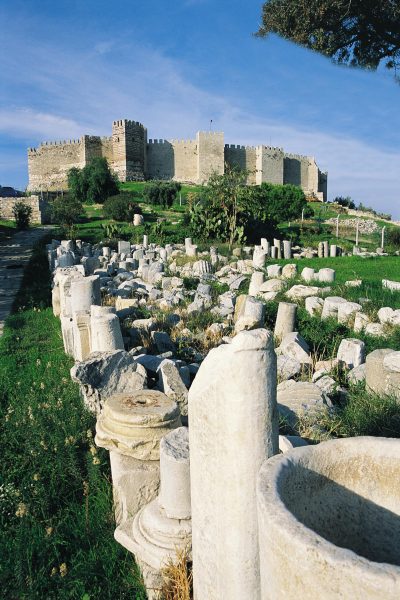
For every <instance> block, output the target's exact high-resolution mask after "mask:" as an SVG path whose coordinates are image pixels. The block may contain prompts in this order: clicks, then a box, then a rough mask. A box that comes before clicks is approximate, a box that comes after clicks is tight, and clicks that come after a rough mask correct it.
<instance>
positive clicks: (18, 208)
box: [12, 202, 32, 229]
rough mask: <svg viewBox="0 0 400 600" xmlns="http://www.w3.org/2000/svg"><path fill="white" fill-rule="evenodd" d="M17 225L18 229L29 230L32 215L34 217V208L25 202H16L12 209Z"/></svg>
mask: <svg viewBox="0 0 400 600" xmlns="http://www.w3.org/2000/svg"><path fill="white" fill-rule="evenodd" d="M12 212H13V215H14V219H15V223H16V225H17V228H18V229H28V227H29V224H30V221H31V215H32V207H31V206H28V205H27V204H24V202H16V203H15V204H14V206H13V209H12Z"/></svg>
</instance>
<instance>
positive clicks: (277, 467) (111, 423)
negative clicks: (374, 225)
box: [47, 235, 400, 600]
mask: <svg viewBox="0 0 400 600" xmlns="http://www.w3.org/2000/svg"><path fill="white" fill-rule="evenodd" d="M377 250H379V252H378V251H377V252H376V253H374V257H375V258H376V259H377V260H380V258H379V257H381V256H382V255H383V252H382V249H377ZM353 252H354V253H355V255H358V256H359V257H360V258H359V260H363V258H362V257H366V256H367V255H369V254H371V253H366V252H364V251H362V250H361V249H358V250H357V252H355V251H354V250H353ZM47 253H48V260H49V266H50V269H51V271H52V272H53V290H52V304H53V312H54V314H55V315H56V316H57V317H59V318H60V321H61V330H62V337H63V342H64V348H65V351H66V353H67V354H69V355H70V356H72V357H73V358H74V359H75V364H74V366H73V367H72V369H71V377H72V379H73V381H75V382H77V383H78V384H79V387H80V391H81V395H82V399H83V402H84V404H85V406H86V407H87V408H88V410H90V411H91V412H92V413H94V414H95V415H96V417H97V425H96V436H95V443H96V445H97V446H99V447H101V448H105V449H106V450H108V452H109V460H110V467H111V475H112V491H113V500H114V514H115V526H116V527H115V530H114V537H115V540H116V542H118V543H119V544H121V546H123V547H124V548H125V549H127V550H128V551H129V552H130V553H132V555H133V556H134V558H135V562H136V564H137V565H138V567H139V568H140V572H141V574H142V576H143V581H144V585H145V587H146V590H147V594H148V598H149V600H159V599H160V598H161V596H160V590H161V587H162V585H163V581H164V577H165V573H164V570H165V568H166V567H167V566H168V565H169V564H175V563H176V562H177V561H178V557H179V556H184V568H186V563H188V564H189V565H192V567H193V587H194V598H195V600H221V599H225V598H229V600H243V599H249V600H284V599H285V600H286V599H287V600H289V599H290V600H291V599H297V598H310V599H311V600H319V599H320V598H324V599H327V600H328V599H332V600H335V599H338V598H360V599H361V598H363V599H364V598H368V599H371V600H372V599H375V598H377V599H378V598H379V599H382V600H383V598H385V600H395V599H397V598H399V595H400V556H399V549H398V544H397V540H398V536H399V534H400V525H399V523H400V520H399V487H398V485H396V482H397V480H398V476H399V473H400V442H399V441H398V440H394V439H389V438H382V437H376V438H374V437H354V438H347V439H330V440H329V441H326V442H321V443H314V442H315V441H316V440H314V442H313V439H312V436H311V438H308V437H307V436H305V435H304V431H305V430H304V423H306V422H307V419H314V420H315V423H316V422H317V421H318V418H321V417H323V416H324V415H328V414H332V411H334V410H335V403H337V402H338V401H340V398H342V397H344V395H346V394H347V393H348V392H347V390H346V388H345V387H343V385H340V382H339V380H338V377H339V373H342V375H343V374H345V378H346V379H347V384H346V385H347V386H351V385H358V384H363V383H364V384H365V386H366V388H365V389H366V390H370V391H371V392H372V393H375V394H380V395H382V394H393V395H394V396H397V397H398V396H399V390H400V352H398V351H394V350H393V349H390V348H380V349H377V350H374V351H372V352H367V351H366V345H365V342H364V341H362V340H361V339H358V338H357V337H356V334H357V332H360V331H361V330H365V332H367V333H368V334H369V335H371V336H381V337H382V336H384V335H387V333H388V332H389V331H390V330H391V329H393V327H396V325H398V323H400V310H393V309H392V308H390V307H387V306H386V307H382V308H380V310H379V311H378V313H377V321H375V322H371V321H370V317H369V316H368V315H367V314H365V313H364V312H363V311H364V308H365V306H366V304H367V303H368V299H367V298H364V299H363V298H360V300H359V303H356V302H353V301H350V300H348V299H346V298H345V297H341V296H334V295H333V289H332V286H333V285H334V284H335V280H336V270H335V269H332V268H329V267H324V268H320V269H319V271H316V270H315V269H311V268H309V267H304V268H301V260H302V259H303V258H306V257H310V256H314V257H316V256H320V257H321V258H323V257H325V258H329V259H335V260H336V259H338V260H341V258H340V257H341V256H344V255H345V254H346V253H345V252H344V251H343V250H342V249H341V248H340V247H339V246H336V245H330V246H329V244H328V243H327V242H321V243H320V246H319V247H318V249H317V248H305V249H304V248H301V247H297V246H295V245H293V244H292V243H291V242H290V241H289V240H278V239H274V240H271V241H268V240H267V239H266V238H262V239H261V240H260V244H259V245H256V246H248V247H244V248H243V249H240V253H236V255H235V256H234V261H233V262H229V261H228V258H227V257H225V256H223V255H221V254H220V253H219V252H218V249H217V248H216V247H211V248H210V249H209V251H208V250H205V251H203V252H200V251H199V249H198V247H197V245H195V244H193V242H192V239H191V238H186V239H185V244H165V245H160V244H157V243H154V242H151V241H150V240H149V238H148V236H147V235H145V236H144V237H143V242H142V243H136V244H131V243H130V242H128V241H123V240H120V241H119V242H118V248H114V249H113V248H111V247H110V246H105V245H104V244H102V243H100V244H95V245H92V244H90V243H87V242H84V241H82V240H76V241H72V240H62V241H57V240H53V241H52V242H51V243H50V244H48V245H47ZM184 257H186V258H187V261H185V260H182V259H184ZM278 257H279V258H280V257H285V258H286V259H289V260H293V261H295V262H291V263H288V264H285V265H284V266H282V265H279V264H274V263H273V262H272V263H271V262H270V260H271V259H272V261H273V260H274V259H276V258H278ZM177 259H181V260H180V261H177ZM193 260H194V262H193ZM335 264H336V266H339V263H338V262H336V263H335ZM300 269H301V271H300ZM192 280H194V281H195V282H196V286H197V287H196V288H195V289H193V290H192V289H188V288H187V287H186V283H185V282H188V281H192ZM296 282H297V283H296ZM246 283H248V284H249V288H248V292H247V293H246V292H244V290H243V287H242V286H243V284H245V285H246ZM313 283H314V285H311V284H313ZM315 284H317V285H315ZM361 284H362V282H361V281H360V280H349V281H346V283H345V284H344V286H343V287H342V290H343V292H342V293H343V294H344V295H346V290H351V289H352V288H358V287H360V285H361ZM213 285H214V286H215V285H217V286H221V285H226V287H227V288H228V290H227V291H225V292H222V293H220V294H218V295H217V296H215V295H213V293H212V286H213ZM397 285H400V284H399V283H397ZM395 286H396V282H393V281H389V280H382V287H383V288H385V289H386V288H387V289H394V287H395ZM241 288H242V289H241ZM217 289H218V288H217ZM219 289H220V291H221V288H219ZM278 294H283V295H284V296H285V297H286V298H287V299H288V300H290V302H283V301H281V300H278V301H279V305H278V310H277V315H276V319H275V329H274V332H272V330H267V329H266V328H265V317H266V305H268V303H269V302H270V301H272V300H277V299H278V298H279V296H278ZM304 299H305V310H306V311H307V313H309V314H310V315H312V316H314V317H315V318H317V319H322V320H325V319H328V318H329V319H331V320H332V321H333V320H334V321H337V322H338V323H341V324H346V326H347V327H349V328H350V329H352V330H353V331H354V335H352V336H351V337H346V338H343V339H342V340H341V343H340V345H339V347H338V348H337V351H336V355H332V358H331V359H329V360H319V361H315V360H314V359H313V356H312V353H311V350H310V347H309V345H308V343H307V341H306V339H304V338H303V337H302V335H301V334H300V333H299V332H298V312H299V311H300V309H301V305H302V302H303V301H304ZM141 307H146V309H147V310H148V311H149V313H150V315H151V316H150V317H148V318H137V316H138V315H140V309H141ZM183 307H185V308H183ZM205 310H209V311H211V314H212V315H213V318H214V319H215V322H213V324H212V325H210V326H209V327H208V328H207V330H206V331H205V332H204V333H203V334H202V336H203V339H204V340H205V339H208V340H209V341H210V348H211V349H209V352H208V353H206V352H204V351H203V350H201V351H200V350H199V348H198V347H196V346H195V343H196V342H195V340H196V339H197V340H198V339H200V338H199V334H196V335H194V334H193V333H192V332H191V331H190V330H189V329H188V328H187V319H188V318H189V317H190V315H199V314H200V313H201V312H203V311H205ZM157 311H161V312H162V313H163V314H164V317H163V318H162V319H161V320H160V317H157ZM167 329H168V330H169V332H168V331H167ZM229 332H230V333H229ZM178 344H181V347H183V345H184V346H185V348H186V349H185V354H184V355H179V353H178ZM314 358H315V356H314ZM279 422H280V423H281V424H282V422H285V423H286V426H285V427H287V428H288V429H287V431H291V433H290V434H289V433H285V434H284V433H283V432H280V430H279ZM301 423H303V425H301ZM302 427H303V429H302ZM319 427H320V425H319ZM319 441H320V440H318V442H319ZM310 442H312V443H311V444H310ZM371 482H372V485H371ZM162 597H164V596H162ZM174 597H175V596H174Z"/></svg>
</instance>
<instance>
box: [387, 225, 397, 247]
mask: <svg viewBox="0 0 400 600" xmlns="http://www.w3.org/2000/svg"><path fill="white" fill-rule="evenodd" d="M387 241H388V243H389V244H391V245H392V246H396V248H400V227H396V229H394V228H393V229H389V231H388V232H387Z"/></svg>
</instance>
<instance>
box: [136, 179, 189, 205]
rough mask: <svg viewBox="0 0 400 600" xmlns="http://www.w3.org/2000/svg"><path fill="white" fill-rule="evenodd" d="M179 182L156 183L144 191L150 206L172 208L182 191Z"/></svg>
mask: <svg viewBox="0 0 400 600" xmlns="http://www.w3.org/2000/svg"><path fill="white" fill-rule="evenodd" d="M181 187H182V186H181V184H180V183H178V182H177V181H154V182H152V183H150V184H149V185H147V186H146V187H145V189H144V197H145V199H146V200H147V202H148V203H149V204H153V205H155V206H162V207H163V208H170V207H171V206H172V205H173V203H174V201H175V199H176V196H177V194H178V192H179V190H180V189H181Z"/></svg>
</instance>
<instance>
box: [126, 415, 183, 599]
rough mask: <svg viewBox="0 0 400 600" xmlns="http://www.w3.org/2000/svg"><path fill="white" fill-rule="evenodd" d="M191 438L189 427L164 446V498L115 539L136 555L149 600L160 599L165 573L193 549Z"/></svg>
mask: <svg viewBox="0 0 400 600" xmlns="http://www.w3.org/2000/svg"><path fill="white" fill-rule="evenodd" d="M190 517H191V508H190V477H189V438H188V431H187V428H186V427H180V428H178V429H175V430H174V431H172V432H171V433H169V434H167V435H166V436H165V437H163V439H162V440H161V443H160V494H159V496H158V497H157V498H156V499H154V500H152V501H151V502H150V503H149V504H147V505H146V506H145V507H144V508H142V509H141V510H140V511H139V512H138V514H137V515H136V517H134V518H133V519H128V520H127V521H126V522H125V523H122V524H121V525H120V526H119V527H117V529H116V531H115V539H116V540H117V541H118V542H119V543H120V544H122V545H123V546H124V547H125V548H127V549H128V550H129V551H130V552H132V553H133V554H134V555H135V560H136V561H137V563H138V564H139V566H140V568H141V571H142V575H143V579H144V582H145V585H146V588H147V592H148V596H149V598H157V597H158V596H157V589H159V588H160V587H161V583H162V577H161V570H162V568H163V567H165V566H166V565H167V564H168V563H169V562H172V563H173V562H174V561H175V560H176V557H177V553H178V552H179V551H182V550H187V551H188V557H190V545H191V533H192V530H191V520H190Z"/></svg>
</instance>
